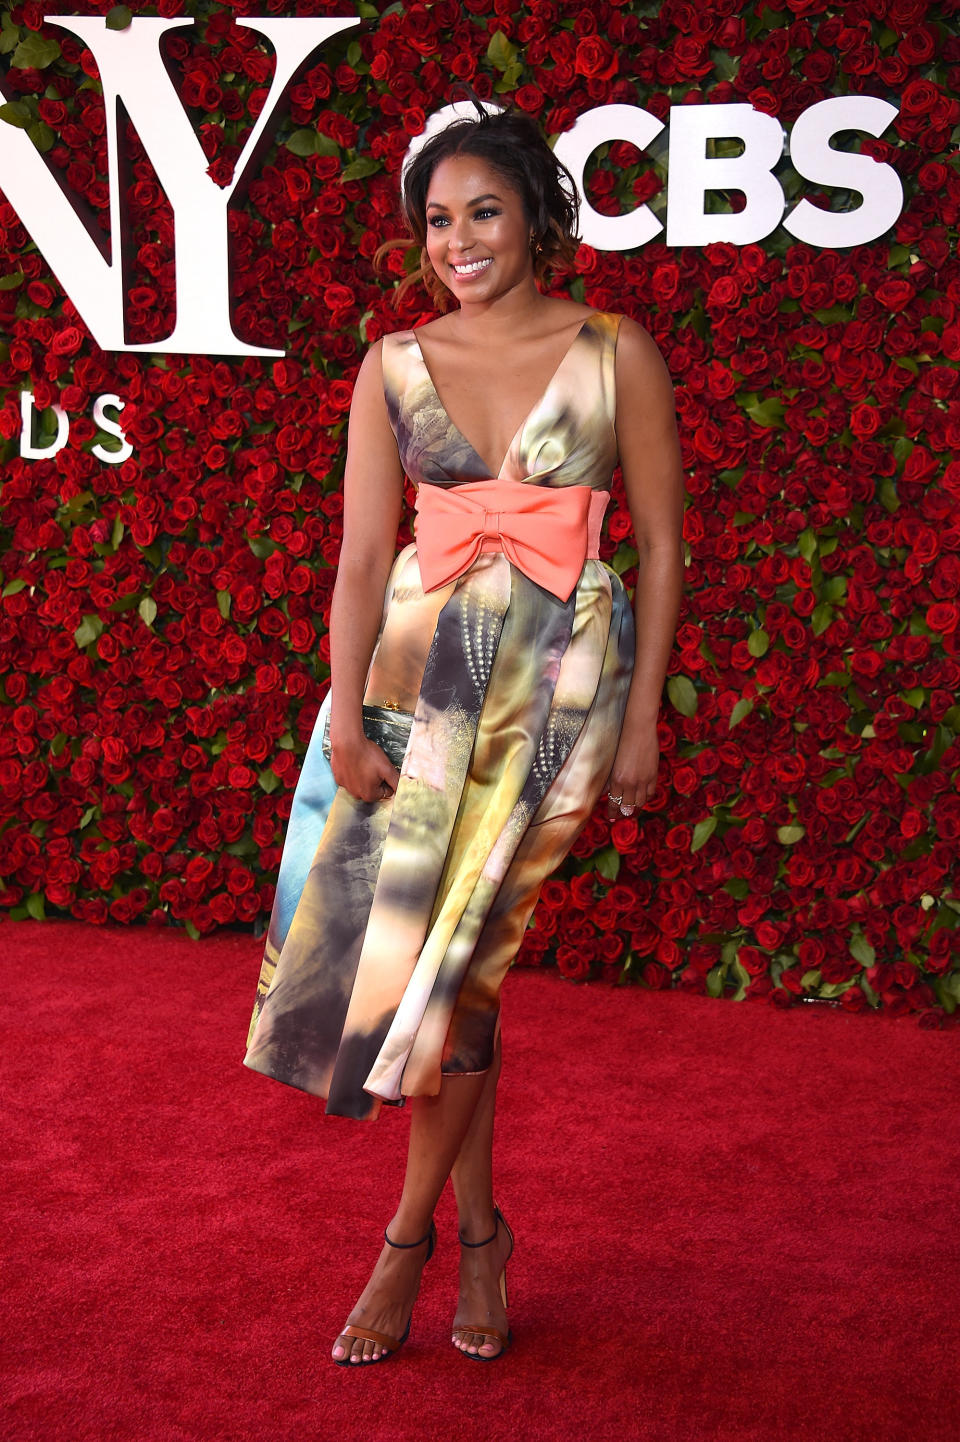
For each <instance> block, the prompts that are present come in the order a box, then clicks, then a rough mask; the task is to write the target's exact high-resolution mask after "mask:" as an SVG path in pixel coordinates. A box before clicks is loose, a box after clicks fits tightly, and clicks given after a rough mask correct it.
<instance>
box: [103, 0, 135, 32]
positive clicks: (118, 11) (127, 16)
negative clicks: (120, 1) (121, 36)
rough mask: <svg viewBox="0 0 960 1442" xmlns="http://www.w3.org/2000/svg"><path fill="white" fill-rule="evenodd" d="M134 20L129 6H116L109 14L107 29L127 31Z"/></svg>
mask: <svg viewBox="0 0 960 1442" xmlns="http://www.w3.org/2000/svg"><path fill="white" fill-rule="evenodd" d="M132 19H133V16H132V15H131V13H130V8H129V6H127V5H114V7H113V9H112V10H110V11H108V12H107V29H108V30H126V29H128V28H129V25H130V22H131V20H132Z"/></svg>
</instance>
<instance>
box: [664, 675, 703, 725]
mask: <svg viewBox="0 0 960 1442" xmlns="http://www.w3.org/2000/svg"><path fill="white" fill-rule="evenodd" d="M667 695H668V696H669V697H670V701H671V704H672V705H673V707H674V709H675V710H677V711H679V712H680V715H681V716H695V715H696V713H697V690H696V687H695V686H694V684H693V682H692V681H691V680H690V677H689V676H671V677H670V678H669V680H668V681H667Z"/></svg>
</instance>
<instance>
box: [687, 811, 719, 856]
mask: <svg viewBox="0 0 960 1442" xmlns="http://www.w3.org/2000/svg"><path fill="white" fill-rule="evenodd" d="M716 829H717V818H716V817H715V816H705V817H704V818H703V820H702V821H698V822H697V824H696V826H695V827H694V828H693V840H692V841H691V842H690V851H691V854H692V853H693V852H694V851H699V850H700V848H701V846H706V844H707V842H708V841H709V840H710V837H711V836H712V835H713V833H714V832H715V831H716Z"/></svg>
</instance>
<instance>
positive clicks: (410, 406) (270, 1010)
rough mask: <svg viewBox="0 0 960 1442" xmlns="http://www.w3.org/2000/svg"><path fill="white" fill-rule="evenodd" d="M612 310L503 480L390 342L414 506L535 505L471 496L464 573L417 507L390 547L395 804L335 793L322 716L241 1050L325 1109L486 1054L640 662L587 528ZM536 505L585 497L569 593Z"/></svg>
mask: <svg viewBox="0 0 960 1442" xmlns="http://www.w3.org/2000/svg"><path fill="white" fill-rule="evenodd" d="M619 322H620V317H619V316H617V315H611V314H607V313H604V312H594V313H593V314H592V315H591V316H589V317H588V318H587V319H586V320H585V321H584V322H583V324H582V325H581V327H580V329H579V331H578V333H577V334H576V336H575V338H574V340H573V342H572V343H571V345H570V347H569V349H568V350H567V352H566V354H565V355H564V357H563V359H562V360H561V362H560V364H559V366H558V367H557V369H556V371H555V372H554V374H553V376H552V378H551V379H550V381H549V383H548V385H547V387H546V389H545V391H544V392H543V395H542V396H541V398H540V400H539V401H538V402H537V403H536V405H535V406H534V407H533V409H532V410H531V411H530V413H529V414H528V416H527V417H526V419H525V420H524V421H523V422H522V424H521V426H520V428H519V430H518V431H517V433H516V435H515V437H514V439H513V441H512V443H511V445H510V448H509V450H508V452H507V455H506V457H505V458H504V461H503V464H502V466H501V468H500V472H499V474H498V476H497V477H491V476H490V474H489V469H488V467H487V464H486V463H485V462H484V460H483V459H482V458H481V457H480V456H479V455H478V454H477V452H476V451H475V450H474V449H473V447H472V446H471V444H470V442H469V441H468V440H467V438H466V437H465V436H464V435H462V434H461V433H460V432H459V431H458V430H457V428H456V426H455V425H454V424H453V422H452V421H451V419H450V417H449V416H448V415H447V413H446V411H445V410H444V407H443V405H442V403H441V401H440V398H439V396H438V395H437V391H436V388H435V386H434V384H433V382H432V379H431V377H430V373H429V371H428V369H427V366H426V364H425V362H424V358H423V356H422V354H421V352H420V346H419V342H418V340H417V336H416V333H415V331H413V330H404V331H398V332H395V333H394V334H392V335H388V336H386V337H384V340H383V347H382V365H383V382H384V390H385V395H386V402H387V408H388V413H389V417H390V423H391V426H392V428H393V431H394V434H395V435H396V439H397V446H398V449H399V453H400V459H401V462H402V464H403V468H404V471H405V472H406V474H407V476H408V477H409V479H410V480H411V482H412V483H413V484H414V486H415V487H416V488H417V503H418V508H419V506H420V504H421V502H423V503H425V502H427V501H429V502H430V503H431V506H433V507H436V506H439V507H440V509H441V511H442V509H443V507H452V506H453V505H454V503H455V502H456V503H457V505H458V506H460V508H461V509H462V508H463V507H464V506H466V507H467V508H468V509H469V508H471V507H473V506H475V503H476V501H477V499H478V498H479V501H480V502H481V503H483V501H484V500H485V498H486V497H487V494H488V493H487V491H486V490H484V487H490V488H491V490H490V492H489V495H491V496H495V497H500V496H503V497H507V498H510V497H515V498H517V503H518V504H519V505H520V506H521V507H522V506H523V505H524V503H526V502H527V501H529V502H531V503H533V504H534V505H535V506H536V507H537V510H536V511H535V512H533V514H532V520H531V519H530V518H529V517H528V518H526V519H525V520H524V518H522V517H521V524H523V525H525V526H526V532H525V533H523V534H525V536H526V541H524V539H523V534H521V539H520V540H518V541H516V543H514V542H512V541H510V540H509V539H499V538H498V537H499V529H498V528H502V529H503V531H504V534H505V535H506V534H507V532H509V529H510V525H511V523H512V521H513V519H514V518H513V517H512V516H511V515H510V514H501V511H500V510H498V511H497V512H496V513H494V512H493V511H489V510H488V511H483V512H481V513H480V514H481V521H480V522H479V523H477V526H476V527H475V530H476V536H474V538H473V541H472V543H471V544H470V545H467V547H466V551H465V550H464V545H461V546H460V551H461V553H463V554H465V555H466V558H467V559H466V560H465V561H464V560H463V559H461V560H460V562H459V565H460V571H459V574H456V575H455V576H454V577H453V578H452V579H445V580H441V583H439V584H437V582H436V579H435V578H434V579H433V580H431V581H430V582H429V584H428V582H427V580H426V579H425V576H422V575H421V568H420V561H421V559H422V560H423V565H424V572H425V573H426V570H427V559H428V557H427V554H426V549H425V544H424V539H423V538H422V537H421V532H420V525H419V520H418V527H417V531H416V535H417V538H418V540H417V543H416V544H413V545H410V546H407V547H405V548H404V549H403V550H402V551H401V552H400V554H399V555H398V556H397V557H396V559H395V561H394V563H393V566H392V569H391V572H390V576H389V580H388V583H387V588H386V594H385V598H384V609H383V619H382V623H381V628H380V634H379V639H378V641H377V645H376V648H375V650H374V655H373V660H372V662H371V665H370V671H369V674H368V679H367V688H366V693H365V696H364V701H365V704H368V705H375V706H380V707H389V708H391V709H396V710H400V711H405V712H408V713H410V712H412V713H413V716H414V719H413V723H412V727H411V731H410V740H409V743H408V746H407V751H406V755H405V759H404V762H403V767H402V770H401V774H400V777H399V780H398V783H397V788H396V791H395V793H394V795H393V796H392V797H387V798H386V799H384V800H380V801H375V802H363V801H358V800H357V799H356V798H355V797H353V796H351V795H350V793H349V792H347V791H345V790H344V789H343V788H342V787H341V788H338V787H337V786H336V784H335V782H334V781H333V777H332V773H331V772H330V768H329V764H328V762H327V761H326V759H325V757H324V756H323V754H322V750H321V732H322V729H323V725H324V722H325V720H326V711H327V709H328V704H329V698H328V701H327V702H325V704H324V706H323V707H322V708H321V712H320V715H319V716H318V718H317V723H316V727H315V729H314V733H313V736H312V739H311V742H310V745H309V747H308V750H307V755H306V757H305V760H304V765H303V769H302V772H301V775H300V779H299V781H298V784H297V788H296V792H295V794H294V799H293V804H292V807H291V815H290V821H289V825H288V829H287V834H286V839H285V842H284V850H283V858H282V861H281V867H280V874H279V877H278V882H277V892H276V898H275V901H274V906H273V911H272V914H271V919H270V926H269V930H268V933H267V939H266V946H265V952H264V958H263V965H262V968H261V974H260V983H259V987H258V992H257V1000H256V1005H255V1008H254V1013H253V1018H252V1021H251V1024H250V1031H249V1036H248V1043H247V1052H246V1056H245V1058H244V1063H245V1065H246V1066H248V1067H250V1068H252V1069H253V1070H254V1071H259V1072H262V1073H263V1074H265V1075H267V1076H271V1077H274V1078H276V1079H277V1080H279V1081H282V1082H285V1083H287V1084H288V1085H290V1086H294V1087H299V1088H300V1089H302V1090H304V1091H307V1092H311V1093H313V1094H314V1095H316V1096H319V1097H323V1098H326V1101H327V1106H326V1110H327V1112H330V1113H334V1114H337V1115H341V1116H351V1117H359V1118H372V1117H374V1116H376V1115H377V1113H378V1111H379V1109H380V1105H381V1103H382V1102H384V1101H386V1102H393V1103H400V1102H402V1101H403V1099H404V1098H405V1097H407V1096H414V1095H425V1094H436V1093H437V1091H438V1090H439V1088H440V1082H441V1076H442V1075H444V1074H459V1073H467V1072H482V1071H485V1070H486V1069H487V1068H488V1067H489V1066H490V1064H491V1061H492V1058H493V1052H494V1046H495V1042H496V1037H497V1031H498V1027H499V1013H500V999H499V998H500V988H501V984H502V982H503V979H504V976H505V974H506V972H507V970H508V968H509V966H510V963H511V961H512V960H513V958H514V956H515V955H516V952H517V949H518V947H519V945H520V942H521V940H522V938H523V932H524V929H525V928H526V925H527V922H528V921H529V919H530V916H531V914H532V912H533V908H534V905H535V903H536V899H537V896H538V895H539V892H540V888H541V886H542V884H543V882H544V880H545V879H546V878H547V877H548V876H549V875H550V873H551V872H552V871H553V870H554V869H555V868H556V867H557V866H558V865H559V863H560V862H561V861H562V860H563V858H564V856H565V855H566V854H567V852H568V851H569V849H570V846H571V845H572V843H573V841H574V839H575V837H576V835H577V832H578V831H579V830H580V828H581V827H582V826H583V824H584V822H585V821H586V819H587V817H588V816H589V815H590V813H591V811H592V809H593V807H594V806H595V804H596V802H597V800H598V798H599V795H600V791H601V789H602V787H603V786H604V783H605V782H606V779H607V777H608V775H609V772H610V768H611V766H612V764H613V760H614V756H615V754H616V749H617V742H618V739H619V735H620V728H621V725H622V721H623V712H624V707H625V704H626V696H627V689H628V686H629V682H630V676H631V673H632V667H633V656H634V626H633V615H632V611H631V607H630V603H629V600H628V597H627V595H626V592H625V590H624V587H623V584H622V582H621V581H620V578H619V576H617V575H616V573H615V572H614V571H613V570H611V569H610V567H609V566H607V565H606V564H604V563H603V562H601V561H600V560H599V559H597V558H596V544H595V542H596V538H597V536H598V535H599V524H600V518H601V516H602V511H603V507H604V505H605V503H606V499H607V488H608V487H609V483H610V478H611V475H612V472H613V470H614V467H615V466H616V464H617V459H618V457H617V443H616V434H615V430H614V422H615V395H616V391H615V379H614V364H615V357H616V341H617V333H618V329H619ZM477 483H481V484H480V485H478V484H477ZM531 487H536V488H548V490H549V494H547V493H545V492H544V491H541V490H539V489H538V490H537V491H536V492H531V491H529V489H528V488H531ZM435 488H440V489H441V490H442V491H443V494H441V493H440V490H438V489H435ZM560 488H574V490H573V493H572V494H570V495H559V494H557V492H558V491H559V489H560ZM471 498H472V499H471ZM581 502H582V504H580V503H581ZM496 504H497V506H498V507H502V508H503V509H505V510H509V509H510V507H511V504H512V503H510V502H508V501H502V500H500V499H498V500H497V501H496ZM541 506H546V507H547V508H548V509H549V508H551V507H553V508H556V509H557V510H558V511H563V512H564V513H565V514H567V513H569V515H573V513H574V512H576V515H575V517H574V520H573V522H572V525H573V526H574V529H575V530H578V531H583V530H584V527H585V526H587V524H588V520H587V508H589V525H590V528H591V529H592V530H593V531H594V532H595V534H594V535H593V536H592V538H591V539H592V544H591V545H589V546H588V543H587V540H586V537H585V535H584V537H583V538H582V539H581V542H580V550H579V558H577V559H575V560H574V561H573V568H574V569H573V574H572V581H568V582H567V583H566V584H568V585H569V584H572V585H573V589H572V591H570V594H569V595H567V596H563V595H562V594H556V591H557V590H559V591H560V592H561V593H562V592H563V590H564V589H565V585H564V583H561V584H560V585H559V587H557V586H556V585H554V589H553V590H551V589H548V585H549V584H553V582H551V581H550V570H549V568H550V565H551V563H552V562H553V561H556V560H557V559H558V558H557V556H556V555H554V554H553V553H554V552H555V551H557V550H558V549H560V548H564V549H566V548H567V546H566V542H565V541H564V542H561V541H556V542H552V541H551V535H553V533H552V532H551V531H550V529H549V526H550V525H551V524H553V521H552V520H551V519H550V518H549V517H548V516H546V515H544V517H543V519H542V520H541V517H540V507H541ZM422 519H423V521H424V524H425V527H426V521H427V515H426V511H425V513H424V516H423V517H422ZM441 521H442V522H443V524H446V521H445V517H441ZM431 524H433V523H432V522H431ZM438 524H439V523H438ZM458 524H459V522H458ZM435 531H436V526H434V531H433V532H431V535H432V534H434V532H435ZM425 534H426V531H425ZM444 534H446V533H445V532H444ZM557 534H558V535H559V534H560V533H559V532H558V533H557ZM477 537H479V540H478V539H477ZM538 541H540V543H541V544H540V550H541V552H543V554H542V555H541V557H540V560H539V562H538V564H539V565H540V566H541V570H542V574H541V573H540V572H537V574H538V577H539V579H532V578H531V575H530V574H528V568H527V562H526V560H525V557H527V556H530V557H532V560H535V559H536V557H533V551H534V550H536V548H537V543H538ZM431 545H433V542H431ZM525 546H526V549H525ZM418 547H419V551H418ZM585 550H586V554H585ZM591 551H592V552H593V554H592V556H591V554H590V552H591ZM420 553H423V554H422V555H421V554H420ZM581 558H582V567H581V564H580V559H581ZM559 559H560V560H563V559H564V557H563V556H560V557H559ZM567 559H569V558H567ZM532 560H531V567H532V569H533V570H534V571H536V567H535V566H533V565H532ZM430 561H431V567H432V570H433V571H436V563H435V561H436V558H435V557H434V556H433V555H432V554H431V556H430ZM518 562H519V563H518ZM545 577H546V581H547V584H544V578H545Z"/></svg>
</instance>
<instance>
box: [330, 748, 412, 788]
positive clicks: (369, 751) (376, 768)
mask: <svg viewBox="0 0 960 1442" xmlns="http://www.w3.org/2000/svg"><path fill="white" fill-rule="evenodd" d="M330 769H331V771H332V772H333V779H334V781H336V783H337V785H338V786H342V787H343V789H344V790H345V791H349V792H350V795H351V796H354V797H356V799H357V800H358V801H367V802H370V801H385V800H386V799H387V797H388V796H392V795H393V793H394V792H395V791H396V789H397V781H398V779H399V776H400V772H399V771H398V770H397V768H396V766H394V764H393V762H392V761H391V760H390V758H389V757H388V756H387V754H386V753H385V752H384V751H381V749H380V747H379V746H378V745H377V744H376V742H375V741H371V740H370V739H369V737H367V736H365V735H364V734H363V732H360V734H359V735H358V736H354V737H351V738H350V739H348V740H340V741H334V739H333V737H331V738H330Z"/></svg>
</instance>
